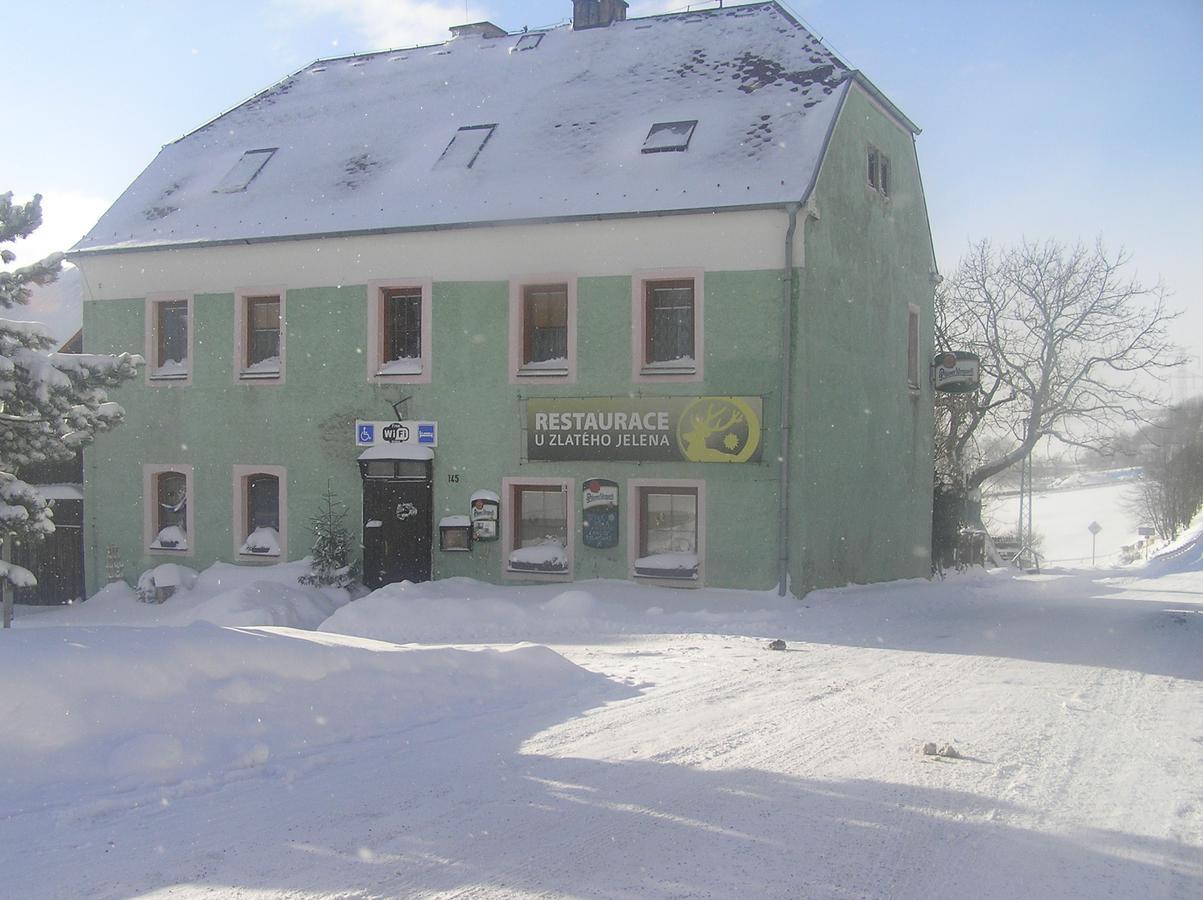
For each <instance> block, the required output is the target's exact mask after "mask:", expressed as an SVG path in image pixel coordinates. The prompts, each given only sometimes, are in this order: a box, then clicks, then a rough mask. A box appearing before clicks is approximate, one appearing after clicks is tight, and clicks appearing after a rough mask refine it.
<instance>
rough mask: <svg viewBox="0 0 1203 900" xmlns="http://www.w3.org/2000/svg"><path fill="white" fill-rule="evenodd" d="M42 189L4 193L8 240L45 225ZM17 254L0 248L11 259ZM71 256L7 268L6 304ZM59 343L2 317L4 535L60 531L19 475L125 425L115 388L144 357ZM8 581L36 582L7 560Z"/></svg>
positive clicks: (0, 529) (3, 233) (3, 225)
mask: <svg viewBox="0 0 1203 900" xmlns="http://www.w3.org/2000/svg"><path fill="white" fill-rule="evenodd" d="M41 200H42V198H41V195H40V194H35V195H34V198H33V199H32V200H31V201H29V202H28V203H17V204H14V203H13V195H12V193H11V192H10V193H6V194H0V245H2V244H7V243H12V242H14V241H17V240H20V239H23V238H27V237H29V235H30V234H32V233H33V232H34V230H35V229H36V228H37V227H38V226H39V225H41V224H42V206H41ZM16 258H17V255H16V254H15V253H14V252H13V251H12V250H9V249H8V248H6V247H5V248H2V249H0V261H2V262H3V263H4V264H5V265H7V264H9V263H12V262H13V261H14V260H16ZM62 261H63V254H61V253H54V254H52V255H51V256H48V257H47V258H46V259H43V260H41V261H39V262H35V263H33V264H32V265H28V266H25V267H23V268H18V269H13V270H12V271H4V270H0V310H11V309H13V308H14V307H19V306H22V305H23V304H25V303H27V302H28V301H29V294H30V291H29V288H30V285H35V284H46V283H48V282H50V281H53V280H54V278H55V277H56V276H57V275H58V272H59V270H60V269H61V267H62ZM55 346H56V341H55V340H54V338H53V337H52V336H51V335H50V333H49V331H47V330H46V328H45V327H44V326H42V325H39V324H38V323H36V322H25V321H20V320H16V319H8V318H3V317H0V538H3V539H4V543H5V545H6V546H7V545H11V542H12V540H17V541H22V540H31V539H33V540H37V539H40V538H41V537H43V536H44V535H46V534H49V533H50V532H52V531H54V521H53V518H52V514H51V510H50V508H49V506H48V505H47V503H46V501H45V500H44V499H43V498H42V497H41V495H40V494H39V493H38V491H37V488H36V487H34V486H31V485H29V484H26V483H25V482H24V481H22V480H21V478H20V477H19V476H20V474H21V469H22V468H23V467H25V466H29V465H31V464H35V463H41V462H54V461H61V460H69V459H71V457H72V456H73V455H74V454H75V452H76V451H77V450H78V449H79V448H80V447H81V446H83V445H84V444H86V443H88V442H89V441H91V440H92V437H93V435H95V434H96V433H97V432H99V431H107V430H108V429H110V428H112V427H113V426H114V425H116V424H117V423H119V422H120V421H121V419H122V417H123V416H124V414H125V413H124V410H122V408H121V407H120V406H119V405H117V404H116V403H114V402H112V401H110V400H109V399H108V394H107V389H108V388H111V387H115V386H117V385H119V384H121V383H122V382H123V381H126V380H127V379H130V378H133V377H134V375H136V374H137V367H138V366H139V365H140V364H141V363H142V357H140V356H137V355H134V354H130V353H122V354H120V355H99V354H89V353H55V352H53V351H54V347H55ZM0 579H6V580H7V581H8V582H10V583H11V584H13V585H16V586H29V585H32V584H33V583H34V579H33V575H32V574H31V573H30V572H29V571H28V570H26V569H22V568H21V567H19V566H14V565H12V564H11V562H8V561H4V560H0Z"/></svg>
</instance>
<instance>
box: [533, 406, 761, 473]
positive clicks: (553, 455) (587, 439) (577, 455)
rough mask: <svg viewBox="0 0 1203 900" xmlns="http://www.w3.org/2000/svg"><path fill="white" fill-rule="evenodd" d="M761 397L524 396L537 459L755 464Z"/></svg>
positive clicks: (758, 445)
mask: <svg viewBox="0 0 1203 900" xmlns="http://www.w3.org/2000/svg"><path fill="white" fill-rule="evenodd" d="M761 406H762V405H761V398H760V397H559V398H555V399H550V398H531V399H528V400H527V401H526V455H527V458H528V459H533V460H549V461H550V460H576V459H593V460H628V461H630V460H638V461H641V462H654V461H666V462H673V461H675V462H710V463H743V462H756V461H758V460H759V459H760V451H761V424H760V422H761Z"/></svg>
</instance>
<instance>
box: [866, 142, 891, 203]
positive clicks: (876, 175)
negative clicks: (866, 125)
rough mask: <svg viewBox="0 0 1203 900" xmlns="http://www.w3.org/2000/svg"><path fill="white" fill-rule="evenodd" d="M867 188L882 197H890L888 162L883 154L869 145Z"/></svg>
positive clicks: (887, 158)
mask: <svg viewBox="0 0 1203 900" xmlns="http://www.w3.org/2000/svg"><path fill="white" fill-rule="evenodd" d="M868 164H869V187H871V188H873V190H875V191H877V192H878V193H879V194H881V195H882V196H883V197H888V196H890V160H889V157H887V156H886V155H885V154H884V153H882V152H881V151H880V150H878V149H877V148H876V147H874V146H873V145H872V144H870V145H869V159H868Z"/></svg>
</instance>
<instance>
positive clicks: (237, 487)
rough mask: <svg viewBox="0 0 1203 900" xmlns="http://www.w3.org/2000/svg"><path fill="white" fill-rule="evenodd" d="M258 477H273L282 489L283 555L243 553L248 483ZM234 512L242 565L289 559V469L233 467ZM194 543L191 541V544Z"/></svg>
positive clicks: (237, 555)
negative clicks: (244, 563) (253, 477)
mask: <svg viewBox="0 0 1203 900" xmlns="http://www.w3.org/2000/svg"><path fill="white" fill-rule="evenodd" d="M254 475H272V476H274V477H275V478H276V481H277V483H278V484H279V486H280V491H279V496H278V498H277V504H278V505H279V513H280V528H279V532H280V538H279V540H280V555H279V556H268V555H265V554H262V553H243V552H241V551H242V545H243V544H244V543H246V539H247V537H248V536H249V531H248V527H249V525H250V523H249V522H247V515H246V502H247V482H248V481H249V479H250V478H251V477H252V476H254ZM233 476H234V481H233V493H232V495H231V496H232V497H233V498H234V503H233V509H232V510H231V524H230V527H231V529H232V531H233V535H234V558H235V559H236V560H238V561H239V562H260V563H278V562H286V561H287V560H288V469H287V468H286V467H285V466H248V465H241V464H239V465H235V466H234V467H233ZM189 543H190V544H191V541H189Z"/></svg>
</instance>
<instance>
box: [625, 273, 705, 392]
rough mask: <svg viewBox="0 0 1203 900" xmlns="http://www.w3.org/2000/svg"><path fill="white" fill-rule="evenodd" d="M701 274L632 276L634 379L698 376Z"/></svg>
mask: <svg viewBox="0 0 1203 900" xmlns="http://www.w3.org/2000/svg"><path fill="white" fill-rule="evenodd" d="M702 292H703V291H702V273H701V272H700V271H699V270H696V269H691V270H677V271H663V270H662V271H658V272H652V273H648V274H646V275H644V276H636V277H635V279H634V281H633V284H632V294H631V304H632V305H631V321H632V324H633V327H632V328H631V339H632V346H631V357H632V360H633V363H634V369H635V371H634V378H635V380H636V381H651V380H656V381H701V380H702V358H703V353H702Z"/></svg>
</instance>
